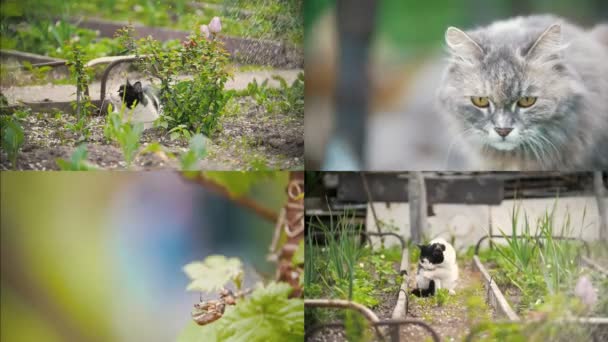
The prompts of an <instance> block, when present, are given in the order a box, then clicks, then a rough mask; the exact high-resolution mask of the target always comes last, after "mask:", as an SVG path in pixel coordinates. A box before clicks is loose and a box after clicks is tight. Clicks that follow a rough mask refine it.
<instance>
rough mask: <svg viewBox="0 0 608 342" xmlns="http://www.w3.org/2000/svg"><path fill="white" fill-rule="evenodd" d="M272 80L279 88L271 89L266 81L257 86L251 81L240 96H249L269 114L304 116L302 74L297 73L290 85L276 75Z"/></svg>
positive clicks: (255, 81) (254, 81) (255, 82)
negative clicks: (277, 83)
mask: <svg viewBox="0 0 608 342" xmlns="http://www.w3.org/2000/svg"><path fill="white" fill-rule="evenodd" d="M272 79H274V80H275V81H277V82H279V87H278V88H275V87H271V86H269V85H268V80H264V82H262V83H261V84H258V82H257V80H255V79H254V80H253V81H252V82H250V83H249V84H247V89H245V90H243V91H241V92H239V95H241V96H251V97H253V98H254V99H255V101H256V103H257V104H258V105H260V106H263V107H264V108H265V109H266V112H267V113H269V114H277V113H281V112H282V113H292V114H299V115H303V114H304V73H302V72H301V73H299V74H298V77H297V78H296V79H295V80H294V81H293V83H292V84H291V86H290V85H288V84H287V81H285V79H284V78H282V77H281V76H278V75H274V76H272Z"/></svg>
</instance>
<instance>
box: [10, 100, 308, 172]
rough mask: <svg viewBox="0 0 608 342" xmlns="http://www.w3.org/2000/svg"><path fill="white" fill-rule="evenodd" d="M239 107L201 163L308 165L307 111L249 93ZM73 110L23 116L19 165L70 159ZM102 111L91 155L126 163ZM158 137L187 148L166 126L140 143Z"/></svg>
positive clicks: (94, 124) (143, 158)
mask: <svg viewBox="0 0 608 342" xmlns="http://www.w3.org/2000/svg"><path fill="white" fill-rule="evenodd" d="M238 102H239V104H240V107H239V108H240V111H241V112H240V113H231V114H228V115H226V116H224V117H223V118H222V126H223V129H222V130H221V131H220V132H218V133H216V134H215V135H214V136H212V137H210V144H209V146H208V155H207V157H206V158H204V159H203V160H202V161H201V163H200V168H201V169H205V170H229V169H230V170H233V169H239V170H247V169H251V168H252V167H256V168H264V167H267V168H273V169H301V168H303V166H304V161H303V159H302V156H303V155H304V123H303V121H304V120H303V117H302V116H298V115H294V114H268V113H266V112H265V110H264V108H263V107H260V106H258V105H257V104H256V103H255V101H254V100H253V99H252V98H250V97H242V98H239V99H238ZM75 121H76V118H75V117H74V116H71V115H65V114H64V115H55V114H51V113H41V114H30V115H29V116H27V117H26V118H25V119H24V121H22V122H21V124H22V126H23V129H24V132H25V143H24V145H23V147H22V150H21V151H20V153H19V156H18V158H17V169H18V170H58V166H57V163H56V159H57V158H63V159H66V160H68V159H69V158H70V156H71V155H72V153H73V151H74V150H75V149H76V146H78V145H79V141H78V138H79V137H78V136H77V134H75V133H74V132H72V131H71V130H69V129H68V128H66V124H69V123H74V122H75ZM104 123H105V117H104V116H96V117H92V118H91V120H90V128H91V135H90V137H89V138H88V139H87V150H88V158H87V160H88V161H89V162H90V163H91V164H93V165H95V166H97V167H99V168H102V169H125V168H126V166H127V165H126V163H125V161H124V158H123V156H122V152H121V150H120V148H119V146H118V145H116V144H115V143H110V142H108V141H106V139H105V137H104V136H103V126H104ZM155 141H158V142H159V143H160V144H161V145H163V146H164V147H165V148H166V150H167V151H169V152H172V153H174V154H175V155H176V156H179V155H180V154H182V153H183V152H185V151H186V150H187V147H188V142H187V141H185V140H171V139H170V137H169V136H168V134H166V131H165V130H163V129H156V128H152V129H148V130H146V131H144V133H143V135H142V138H141V141H140V142H141V144H142V148H143V147H145V146H147V144H149V143H152V142H155ZM178 167H179V162H178V161H177V160H176V159H171V158H169V157H168V156H167V155H165V154H145V155H139V156H138V157H137V158H136V159H135V161H134V162H133V164H132V165H131V168H130V169H132V170H152V169H164V168H178ZM9 169H11V165H10V161H9V160H8V157H7V154H6V153H4V151H2V152H0V170H9Z"/></svg>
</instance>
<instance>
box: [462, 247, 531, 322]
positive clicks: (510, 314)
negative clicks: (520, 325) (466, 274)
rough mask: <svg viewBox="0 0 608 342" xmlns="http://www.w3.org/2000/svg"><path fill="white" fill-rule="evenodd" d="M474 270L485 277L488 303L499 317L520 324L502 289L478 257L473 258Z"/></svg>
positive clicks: (484, 283)
mask: <svg viewBox="0 0 608 342" xmlns="http://www.w3.org/2000/svg"><path fill="white" fill-rule="evenodd" d="M473 268H475V269H476V270H478V271H479V273H481V275H482V277H483V280H484V282H483V285H484V287H485V288H486V290H487V294H488V295H487V300H488V303H489V304H490V305H491V306H492V307H493V308H494V310H496V312H497V313H498V314H499V315H501V316H504V317H506V318H508V319H509V320H510V321H513V322H519V321H520V319H519V316H517V314H516V313H515V311H514V310H513V309H512V308H511V305H509V302H507V300H506V298H505V296H504V295H503V294H502V291H500V288H499V287H498V285H496V282H494V280H493V279H492V277H490V273H488V271H487V270H486V268H485V266H483V264H482V263H481V260H479V257H478V256H477V255H474V256H473Z"/></svg>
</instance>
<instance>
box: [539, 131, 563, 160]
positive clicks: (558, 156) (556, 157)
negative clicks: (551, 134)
mask: <svg viewBox="0 0 608 342" xmlns="http://www.w3.org/2000/svg"><path fill="white" fill-rule="evenodd" d="M537 136H538V137H539V138H540V139H542V140H543V141H544V142H546V143H547V145H549V147H551V148H552V149H553V151H555V154H552V155H553V157H554V158H551V159H552V160H551V161H552V162H555V161H556V159H557V160H559V159H561V156H560V153H559V150H558V148H557V147H556V146H555V144H553V143H552V142H551V140H549V139H548V138H547V137H545V136H543V135H542V134H538V135H537Z"/></svg>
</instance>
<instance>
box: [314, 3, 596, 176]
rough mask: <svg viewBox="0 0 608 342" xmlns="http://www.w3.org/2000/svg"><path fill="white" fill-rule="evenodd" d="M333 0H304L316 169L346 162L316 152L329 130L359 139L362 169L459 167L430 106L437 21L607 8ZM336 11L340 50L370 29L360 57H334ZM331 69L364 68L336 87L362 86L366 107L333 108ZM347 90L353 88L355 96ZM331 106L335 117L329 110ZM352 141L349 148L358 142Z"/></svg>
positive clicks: (438, 47) (439, 51)
mask: <svg viewBox="0 0 608 342" xmlns="http://www.w3.org/2000/svg"><path fill="white" fill-rule="evenodd" d="M337 3H338V4H339V3H340V2H336V1H331V0H310V1H306V2H305V10H304V11H305V19H304V26H305V44H304V45H305V60H306V73H307V78H306V102H305V106H306V109H305V111H306V118H305V119H306V122H305V135H306V137H305V141H306V162H307V165H306V167H307V169H318V168H319V167H321V166H322V165H323V163H324V162H325V165H326V166H325V168H326V169H327V168H329V169H338V170H344V169H349V168H351V167H350V166H352V165H356V163H355V164H353V163H349V160H346V161H344V160H341V159H340V158H339V157H338V158H336V157H335V156H334V157H331V156H330V157H328V156H327V155H326V151H327V149H328V146H335V145H336V141H335V140H336V137H337V136H339V135H346V136H350V137H355V138H353V139H351V140H350V141H349V143H351V144H354V145H357V144H361V145H362V146H360V150H361V155H358V156H356V157H355V159H357V158H359V159H361V160H362V161H361V164H360V165H359V166H358V167H361V166H363V165H366V168H365V169H375V170H382V169H384V170H387V169H401V170H404V169H406V170H415V169H418V170H420V169H424V170H440V169H446V168H447V169H459V168H466V161H465V160H464V158H463V156H462V155H460V154H459V151H458V148H457V146H454V148H453V150H452V151H451V152H450V156H449V157H450V158H449V160H447V156H448V155H447V152H448V147H449V145H450V144H451V143H452V142H453V141H452V139H451V137H450V136H449V134H447V131H446V129H445V127H444V125H443V124H442V122H441V119H440V117H439V115H437V113H435V112H433V110H432V106H433V98H434V96H435V92H436V89H437V87H438V85H439V82H440V77H441V74H442V70H443V65H442V59H443V56H444V52H443V39H444V32H445V30H446V29H447V27H448V26H456V27H460V28H462V29H470V28H473V27H477V26H484V25H487V24H489V23H491V22H493V21H495V20H499V19H506V18H509V17H513V16H518V15H531V14H545V13H551V14H555V15H558V16H562V17H564V18H566V19H568V20H570V21H572V22H574V23H575V24H578V25H581V26H583V27H586V28H590V27H592V26H593V25H595V24H597V23H598V22H600V21H606V20H607V18H608V2H607V1H604V0H581V1H575V0H555V1H553V0H535V1H528V0H494V1H482V0H462V1H448V0H438V1H416V0H383V1H377V2H376V4H377V5H376V8H375V9H373V10H370V9H369V8H367V9H364V10H362V12H361V13H357V12H356V11H350V10H349V11H345V10H343V9H342V10H336V4H337ZM355 3H357V0H352V1H344V4H345V5H344V6H345V7H346V6H348V5H349V4H355ZM374 13H375V15H373V14H374ZM340 16H342V18H343V20H344V21H343V23H344V24H342V27H344V29H343V32H345V31H349V32H347V33H345V34H343V35H342V37H348V38H346V39H348V43H347V45H348V49H347V50H348V53H345V54H344V55H350V54H352V53H353V51H357V50H362V49H363V50H364V49H365V46H367V45H366V43H365V39H364V38H365V35H364V34H361V31H364V30H366V29H370V30H371V35H370V37H369V53H368V56H369V60H368V62H367V63H366V64H364V65H357V64H356V63H353V62H352V60H351V61H348V60H347V62H346V63H348V65H340V63H341V62H339V61H338V58H339V56H340V50H339V49H340V46H341V44H342V45H344V42H345V41H344V39H343V40H342V41H340V40H339V38H338V37H339V32H338V29H337V27H338V23H339V22H340V19H338V17H340ZM349 24H350V25H349ZM368 26H369V27H368ZM362 27H363V28H362ZM349 34H350V35H349ZM353 37H354V38H353ZM362 37H363V38H362ZM353 40H354V41H355V42H354V43H353ZM339 71H341V72H342V73H343V75H344V81H343V83H344V84H349V80H352V79H353V76H352V75H353V74H357V73H365V72H367V73H369V79H368V80H367V81H363V82H350V84H351V85H350V86H347V87H348V91H345V92H344V93H345V94H347V96H348V95H349V94H350V96H351V98H350V101H357V102H358V103H359V102H361V100H360V99H359V98H358V97H359V94H360V90H361V88H362V89H365V92H364V95H365V96H367V97H368V99H367V108H368V111H369V113H367V114H365V113H364V112H365V111H364V109H362V110H361V112H359V111H357V110H356V109H355V110H348V111H347V112H346V113H343V112H342V111H341V110H340V109H339V108H336V106H335V103H336V102H335V101H336V98H337V97H338V96H336V95H337V94H336V91H335V86H336V85H338V84H340V82H339V76H338V75H337V74H338V72H339ZM347 78H348V79H347ZM368 82H369V84H368ZM353 94H357V95H356V98H355V95H353ZM343 101H345V102H346V100H343ZM363 102H365V101H363ZM338 113H341V115H342V117H341V119H337V118H338V117H339V116H340V114H338ZM365 120H367V121H365ZM353 121H362V124H361V125H356V124H353V123H352V122H353ZM344 127H346V129H345V130H343V131H340V130H341V129H342V128H344ZM353 127H354V129H351V128H353ZM357 127H362V131H361V132H358V131H357ZM346 140H348V138H346ZM332 142H333V145H332V144H331V143H332ZM353 150H354V151H355V154H357V153H356V151H357V150H359V148H357V147H355V148H353ZM339 151H341V152H343V151H344V149H341V150H339ZM342 154H344V153H342ZM338 155H339V153H338ZM336 159H338V160H336ZM336 165H339V167H336ZM328 166H329V167H328Z"/></svg>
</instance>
